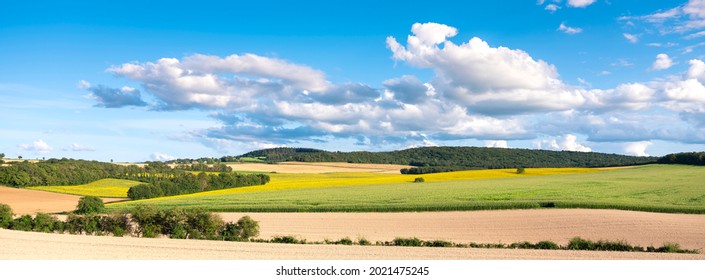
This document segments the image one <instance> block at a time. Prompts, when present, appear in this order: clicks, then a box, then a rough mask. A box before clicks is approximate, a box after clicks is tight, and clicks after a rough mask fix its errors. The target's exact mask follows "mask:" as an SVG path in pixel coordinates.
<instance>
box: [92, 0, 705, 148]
mask: <svg viewBox="0 0 705 280" xmlns="http://www.w3.org/2000/svg"><path fill="white" fill-rule="evenodd" d="M587 2H590V3H587ZM575 3H576V5H580V4H579V3H578V2H575ZM581 3H587V4H582V5H584V6H587V5H589V4H591V1H584V2H581ZM584 6H583V7H584ZM576 7H578V6H576ZM566 28H568V27H566ZM457 34H458V30H457V29H456V28H454V27H451V26H448V25H444V24H439V23H416V24H414V25H413V26H412V27H411V33H410V34H409V35H408V36H407V37H406V41H401V42H400V41H399V40H397V39H396V38H394V37H388V38H387V39H386V45H387V48H388V49H389V50H390V51H391V58H392V59H393V60H395V61H396V62H398V63H404V64H407V65H409V66H411V67H414V68H419V69H429V70H431V71H432V72H433V77H432V78H431V79H430V80H428V81H424V80H421V79H420V78H418V77H416V76H414V75H402V76H399V77H389V78H386V79H385V80H384V81H383V82H382V83H381V84H380V85H378V86H375V85H367V84H363V83H355V82H348V83H336V82H333V81H329V80H328V78H327V77H326V75H325V73H324V72H323V71H322V70H318V69H314V68H312V67H310V66H307V65H303V64H298V63H295V62H291V61H287V60H281V59H274V58H268V57H263V56H258V55H255V54H243V55H230V56H227V57H218V56H212V55H202V54H195V55H191V56H186V57H183V58H181V59H177V58H162V59H158V60H156V61H153V62H131V63H125V64H122V65H117V66H113V67H110V68H109V69H108V72H110V73H113V74H114V75H116V76H118V77H123V78H125V79H127V80H129V81H131V82H137V83H139V84H140V85H141V87H142V88H143V89H144V90H145V92H147V93H149V94H150V95H152V96H153V97H154V98H155V100H156V101H157V102H156V103H155V104H153V105H151V106H150V108H151V109H154V110H168V111H178V110H190V109H197V110H203V111H206V112H208V114H209V115H210V116H211V117H212V118H214V119H216V120H218V121H219V122H220V123H221V126H218V127H212V128H209V129H204V130H200V131H190V132H188V135H187V137H185V138H188V139H191V140H192V141H200V142H201V143H203V144H204V145H206V146H209V147H213V148H214V149H216V150H218V151H219V152H225V151H227V149H228V147H232V146H234V145H235V144H238V145H247V146H248V147H250V146H256V147H273V146H280V145H289V144H295V143H298V142H302V141H307V142H329V141H335V140H339V139H349V140H351V141H354V142H355V143H357V145H362V146H366V147H370V146H376V145H394V146H396V147H409V146H418V145H428V144H429V143H437V142H438V141H447V140H460V139H477V140H482V141H487V142H486V143H487V145H489V146H493V147H507V146H508V144H507V141H511V140H519V139H523V140H534V141H535V143H536V144H535V145H536V146H537V147H539V148H548V149H564V150H573V151H591V150H592V148H590V145H591V143H598V142H619V143H641V144H630V145H627V146H625V151H629V152H630V153H632V154H639V155H642V154H646V151H645V149H646V148H647V147H648V145H647V144H643V143H649V141H651V140H666V141H677V142H683V143H705V130H704V129H703V128H704V126H705V121H703V119H705V86H703V83H704V82H705V63H703V61H701V60H691V61H689V65H690V66H689V69H688V71H687V72H685V73H683V74H682V75H679V76H669V77H666V78H662V79H658V80H654V81H644V82H635V83H624V84H621V85H618V86H616V87H614V88H608V89H586V88H583V87H582V86H579V85H577V86H576V85H571V84H568V83H566V82H564V81H563V80H561V79H560V75H559V72H558V69H556V67H555V66H553V65H551V64H550V63H548V62H546V61H543V60H540V59H535V58H533V57H532V56H531V55H530V54H529V53H527V52H525V51H523V50H520V49H512V48H509V47H504V46H493V45H491V44H490V42H487V41H484V40H482V39H481V38H478V37H473V38H471V39H470V40H468V41H467V42H460V43H456V42H454V41H452V40H451V39H452V38H453V37H455V36H456V35H457ZM627 39H628V38H627ZM659 56H660V57H657V60H656V62H655V63H654V67H653V68H654V70H659V69H666V68H668V67H670V66H671V65H673V64H674V63H673V62H672V61H671V60H670V57H668V56H667V55H665V54H663V56H661V55H659ZM84 86H85V88H87V89H88V90H90V91H91V92H92V94H93V96H94V97H95V98H96V101H98V105H99V106H102V107H107V108H112V107H119V106H128V105H127V104H131V105H132V106H145V105H146V104H145V103H144V101H142V99H141V96H140V93H139V91H137V90H136V89H128V88H122V89H119V90H117V89H111V88H108V87H103V86H98V87H90V85H88V84H87V83H86V85H84ZM579 139H585V140H579ZM642 147H643V149H642ZM154 158H155V159H157V158H160V159H164V158H165V157H161V156H159V157H157V156H155V157H154Z"/></svg>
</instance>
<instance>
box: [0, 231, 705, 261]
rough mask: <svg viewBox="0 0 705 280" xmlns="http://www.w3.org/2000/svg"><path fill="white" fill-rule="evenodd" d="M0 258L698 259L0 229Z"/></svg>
mask: <svg viewBox="0 0 705 280" xmlns="http://www.w3.org/2000/svg"><path fill="white" fill-rule="evenodd" d="M0 244H2V246H3V248H2V250H0V259H4V260H39V259H52V260H57V259H79V260H92V259H102V260H123V259H137V260H164V259H182V260H184V259H185V260H197V259H207V260H217V259H230V260H238V259H239V260H276V259H285V260H375V259H386V260H407V259H413V260H430V259H433V260H443V259H445V260H453V259H459V260H473V259H480V260H486V259H512V260H525V259H531V260H542V259H561V260H569V259H600V260H607V259H617V260H619V259H623V260H634V259H652V260H659V259H681V260H693V259H696V260H698V259H699V260H702V259H705V255H703V254H666V253H633V252H591V251H549V250H518V249H517V250H511V249H466V248H417V247H378V246H345V245H294V244H266V243H246V242H227V241H205V240H175V239H147V238H132V237H108V236H79V235H66V234H49V233H36V232H20V231H10V230H4V229H0Z"/></svg>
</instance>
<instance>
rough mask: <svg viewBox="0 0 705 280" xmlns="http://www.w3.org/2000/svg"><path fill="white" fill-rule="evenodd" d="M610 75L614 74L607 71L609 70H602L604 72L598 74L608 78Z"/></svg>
mask: <svg viewBox="0 0 705 280" xmlns="http://www.w3.org/2000/svg"><path fill="white" fill-rule="evenodd" d="M609 74H612V72H610V71H607V70H602V71H600V73H597V75H600V76H606V75H609Z"/></svg>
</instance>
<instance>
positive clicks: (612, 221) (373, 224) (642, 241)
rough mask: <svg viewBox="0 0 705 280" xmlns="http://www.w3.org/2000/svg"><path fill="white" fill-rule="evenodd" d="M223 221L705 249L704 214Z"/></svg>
mask: <svg viewBox="0 0 705 280" xmlns="http://www.w3.org/2000/svg"><path fill="white" fill-rule="evenodd" d="M220 215H221V216H222V217H223V218H224V219H225V220H227V221H236V220H237V219H239V218H240V217H242V216H244V215H249V216H250V217H252V218H253V219H255V220H257V221H259V224H260V237H262V238H271V237H272V236H276V235H294V236H297V237H299V238H303V239H306V240H308V241H323V240H325V239H329V240H332V241H335V240H339V239H341V238H344V237H349V238H350V239H352V240H356V239H358V238H363V237H364V238H365V239H367V240H369V241H372V242H374V241H391V240H393V239H394V238H396V237H405V238H408V237H417V238H419V239H423V240H438V239H440V240H446V241H453V242H457V243H470V242H476V243H513V242H523V241H530V242H538V241H542V240H550V241H554V242H556V243H558V244H567V243H568V240H569V239H571V238H573V237H576V236H580V237H581V238H585V239H590V240H594V241H597V240H609V241H619V240H624V241H627V242H628V243H629V244H632V245H640V246H650V245H654V246H656V247H658V246H662V245H664V243H666V242H675V243H678V244H680V245H681V247H683V248H686V249H699V250H701V252H704V251H705V250H704V249H705V215H691V214H665V213H649V212H636V211H622V210H597V209H530V210H496V211H467V212H416V213H220Z"/></svg>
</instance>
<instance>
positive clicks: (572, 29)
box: [557, 22, 583, 35]
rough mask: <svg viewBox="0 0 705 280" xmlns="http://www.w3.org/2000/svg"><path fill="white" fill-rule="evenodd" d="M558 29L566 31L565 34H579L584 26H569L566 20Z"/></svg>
mask: <svg viewBox="0 0 705 280" xmlns="http://www.w3.org/2000/svg"><path fill="white" fill-rule="evenodd" d="M557 30H558V31H562V32H563V33H565V34H570V35H573V34H578V33H580V32H583V29H582V28H578V27H570V26H567V25H565V22H561V25H560V26H558V29H557Z"/></svg>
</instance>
